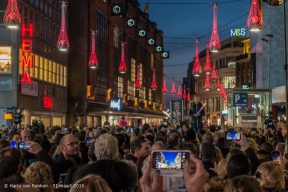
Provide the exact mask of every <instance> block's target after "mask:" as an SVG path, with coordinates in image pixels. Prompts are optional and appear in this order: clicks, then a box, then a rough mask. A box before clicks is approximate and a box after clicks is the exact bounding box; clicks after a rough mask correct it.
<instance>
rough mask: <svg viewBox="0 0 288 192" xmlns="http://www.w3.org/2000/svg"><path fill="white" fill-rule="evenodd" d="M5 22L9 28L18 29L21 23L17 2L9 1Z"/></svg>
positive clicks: (14, 0) (15, 0)
mask: <svg viewBox="0 0 288 192" xmlns="http://www.w3.org/2000/svg"><path fill="white" fill-rule="evenodd" d="M3 22H4V24H5V26H6V27H7V28H10V29H16V28H18V26H19V24H20V23H21V15H20V13H19V9H18V5H17V0H8V4H7V7H6V10H5V14H4V17H3Z"/></svg>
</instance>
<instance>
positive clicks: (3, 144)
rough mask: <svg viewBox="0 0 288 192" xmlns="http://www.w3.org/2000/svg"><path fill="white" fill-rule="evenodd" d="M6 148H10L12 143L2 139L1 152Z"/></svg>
mask: <svg viewBox="0 0 288 192" xmlns="http://www.w3.org/2000/svg"><path fill="white" fill-rule="evenodd" d="M5 147H10V142H9V141H7V140H3V139H0V150H1V149H3V148H5Z"/></svg>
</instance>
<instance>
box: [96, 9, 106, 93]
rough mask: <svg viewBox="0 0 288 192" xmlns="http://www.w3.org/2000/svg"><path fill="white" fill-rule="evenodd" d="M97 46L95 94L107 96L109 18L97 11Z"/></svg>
mask: <svg viewBox="0 0 288 192" xmlns="http://www.w3.org/2000/svg"><path fill="white" fill-rule="evenodd" d="M96 30H98V33H97V35H96V46H97V56H98V62H99V64H100V65H101V67H99V68H98V69H97V70H96V72H95V73H96V82H95V85H96V87H95V94H96V95H103V96H107V89H108V17H107V16H106V15H105V14H104V13H102V12H101V11H99V10H98V9H96Z"/></svg>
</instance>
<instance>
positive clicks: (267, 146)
mask: <svg viewBox="0 0 288 192" xmlns="http://www.w3.org/2000/svg"><path fill="white" fill-rule="evenodd" d="M260 149H262V150H264V151H266V152H267V153H271V152H272V151H273V145H272V144H271V143H269V142H265V143H263V144H262V145H261V147H260Z"/></svg>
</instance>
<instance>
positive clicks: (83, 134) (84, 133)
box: [78, 130, 86, 141]
mask: <svg viewBox="0 0 288 192" xmlns="http://www.w3.org/2000/svg"><path fill="white" fill-rule="evenodd" d="M85 136H86V132H85V131H84V130H81V131H79V133H78V139H79V141H85Z"/></svg>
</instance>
